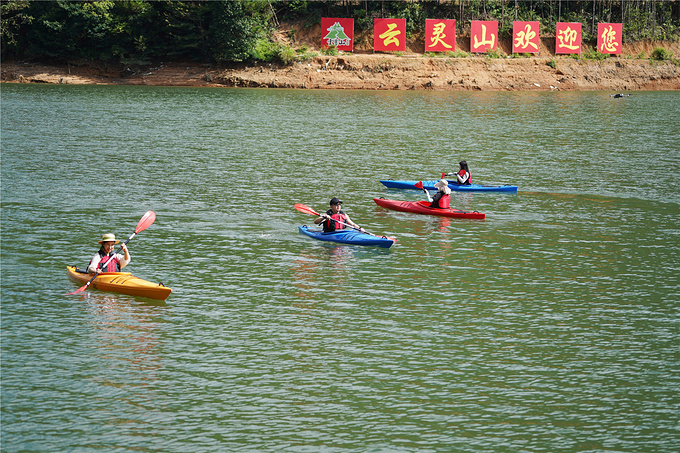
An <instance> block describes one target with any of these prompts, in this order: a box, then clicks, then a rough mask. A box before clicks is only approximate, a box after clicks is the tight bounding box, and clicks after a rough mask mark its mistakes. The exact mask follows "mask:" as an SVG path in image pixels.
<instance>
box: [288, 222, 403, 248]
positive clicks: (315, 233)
mask: <svg viewBox="0 0 680 453" xmlns="http://www.w3.org/2000/svg"><path fill="white" fill-rule="evenodd" d="M298 229H299V230H300V233H302V234H306V235H307V236H309V237H311V238H314V239H318V240H320V241H329V242H337V243H339V244H350V245H372V246H377V247H385V248H390V247H391V246H392V244H394V240H392V239H388V238H386V237H385V236H375V235H372V234H368V233H362V232H361V231H357V230H352V229H344V230H338V231H332V232H330V233H324V232H323V231H322V230H311V229H309V227H308V226H307V225H303V226H301V227H298Z"/></svg>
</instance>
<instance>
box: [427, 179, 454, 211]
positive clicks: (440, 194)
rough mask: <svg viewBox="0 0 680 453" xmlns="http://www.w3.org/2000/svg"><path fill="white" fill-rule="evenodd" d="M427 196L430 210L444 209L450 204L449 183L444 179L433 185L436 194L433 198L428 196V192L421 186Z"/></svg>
mask: <svg viewBox="0 0 680 453" xmlns="http://www.w3.org/2000/svg"><path fill="white" fill-rule="evenodd" d="M420 187H421V188H422V189H423V192H425V195H427V201H429V202H430V203H431V204H430V207H431V208H437V209H446V208H448V207H449V205H450V204H451V189H449V182H448V181H447V180H446V179H440V180H439V181H437V182H436V183H434V188H435V189H437V193H435V194H434V196H432V197H431V196H430V192H428V191H427V189H425V188H424V187H422V185H421V186H420Z"/></svg>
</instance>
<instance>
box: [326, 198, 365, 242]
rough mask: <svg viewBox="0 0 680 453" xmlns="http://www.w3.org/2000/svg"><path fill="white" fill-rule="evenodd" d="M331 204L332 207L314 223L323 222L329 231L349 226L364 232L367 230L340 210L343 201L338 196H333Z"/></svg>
mask: <svg viewBox="0 0 680 453" xmlns="http://www.w3.org/2000/svg"><path fill="white" fill-rule="evenodd" d="M330 205H331V208H330V209H329V210H328V211H326V213H325V214H321V216H319V217H317V218H316V219H314V223H315V224H317V225H318V224H320V223H323V231H324V232H326V233H329V232H331V231H336V230H342V229H343V228H346V227H347V226H349V227H351V228H354V229H357V230H359V231H361V232H362V233H363V232H365V231H364V229H363V228H361V227H360V226H359V225H357V224H356V223H354V222H352V219H350V218H349V216H348V215H347V214H345V213H344V212H343V211H341V210H340V207H341V206H342V201H340V200H339V199H338V198H337V197H333V198H331V202H330Z"/></svg>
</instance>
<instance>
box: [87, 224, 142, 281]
mask: <svg viewBox="0 0 680 453" xmlns="http://www.w3.org/2000/svg"><path fill="white" fill-rule="evenodd" d="M97 242H98V243H99V244H101V248H100V249H99V251H97V253H95V254H94V256H93V257H92V259H91V260H90V263H89V264H88V265H87V272H88V273H90V274H95V273H96V274H99V273H100V272H120V271H121V270H122V269H123V268H124V267H125V266H127V265H128V264H129V263H130V261H131V260H132V258H131V257H130V252H129V251H128V249H127V247H126V246H125V244H123V245H122V246H121V247H122V248H123V252H124V254H121V253H114V252H113V247H114V246H115V245H116V244H118V243H119V242H120V241H117V240H116V235H115V234H111V233H105V234H102V240H101V241H97ZM109 257H111V259H109ZM107 260H108V261H107ZM101 265H104V268H103V269H102V266H101Z"/></svg>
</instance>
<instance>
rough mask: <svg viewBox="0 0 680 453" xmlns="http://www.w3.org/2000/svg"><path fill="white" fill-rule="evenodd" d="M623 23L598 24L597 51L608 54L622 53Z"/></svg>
mask: <svg viewBox="0 0 680 453" xmlns="http://www.w3.org/2000/svg"><path fill="white" fill-rule="evenodd" d="M622 36H623V24H597V51H598V52H600V53H606V54H620V53H621V47H622V40H621V39H622Z"/></svg>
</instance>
